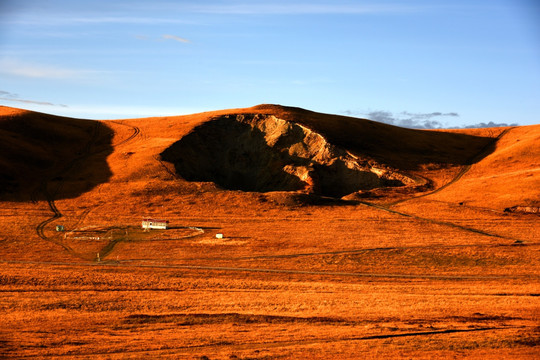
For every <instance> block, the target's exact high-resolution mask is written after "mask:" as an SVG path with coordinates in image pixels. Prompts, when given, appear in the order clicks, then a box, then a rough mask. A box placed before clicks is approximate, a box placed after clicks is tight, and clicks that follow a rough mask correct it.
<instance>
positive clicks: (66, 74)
mask: <svg viewBox="0 0 540 360" xmlns="http://www.w3.org/2000/svg"><path fill="white" fill-rule="evenodd" d="M100 73H103V72H102V71H96V70H82V69H68V68H62V67H55V66H48V65H41V64H31V63H26V62H23V61H19V60H16V59H13V58H0V74H5V75H11V76H20V77H25V78H41V79H64V80H65V79H84V78H90V77H93V76H95V75H97V74H100Z"/></svg>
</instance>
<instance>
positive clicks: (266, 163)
mask: <svg viewBox="0 0 540 360" xmlns="http://www.w3.org/2000/svg"><path fill="white" fill-rule="evenodd" d="M161 157H162V159H163V160H165V161H169V162H171V163H173V164H174V165H175V168H176V171H177V173H178V174H179V175H180V176H182V177H183V178H184V179H186V180H188V181H211V182H214V183H216V184H218V185H219V186H221V187H223V188H226V189H231V190H244V191H258V192H267V191H298V190H302V191H304V192H308V193H314V194H319V195H325V196H332V197H341V196H343V195H346V194H350V193H352V192H355V191H359V190H367V189H373V188H376V187H383V186H402V185H404V183H409V182H412V180H410V179H409V178H407V177H405V176H403V175H401V174H397V173H394V172H392V171H390V170H388V169H385V168H383V167H377V166H374V165H373V164H370V163H368V162H367V161H362V160H360V159H358V158H357V157H355V156H354V155H352V154H350V153H349V152H348V151H346V150H345V149H342V148H340V147H338V146H334V145H332V144H329V143H328V142H327V141H326V139H325V138H324V137H323V136H321V135H320V134H318V133H316V132H314V131H312V130H310V129H308V128H306V127H304V126H302V125H299V124H297V123H293V122H290V121H286V120H282V119H279V118H277V117H275V116H272V115H259V114H252V115H225V116H221V117H218V118H216V119H214V120H212V121H209V122H206V123H204V124H202V125H200V126H198V127H196V128H195V129H193V131H192V132H190V133H189V134H187V135H186V136H184V137H183V138H182V139H180V140H179V141H177V142H176V143H174V144H173V145H172V146H171V147H169V148H168V149H166V150H165V151H164V152H163V153H162V154H161Z"/></svg>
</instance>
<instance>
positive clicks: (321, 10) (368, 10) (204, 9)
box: [186, 2, 425, 15]
mask: <svg viewBox="0 0 540 360" xmlns="http://www.w3.org/2000/svg"><path fill="white" fill-rule="evenodd" d="M423 9H425V6H424V7H419V6H410V5H409V6H407V5H376V4H371V5H370V4H367V5H361V4H336V3H326V4H313V3H309V2H306V3H294V2H286V3H277V4H268V3H265V4H264V3H258V4H253V3H236V4H234V3H233V4H227V5H216V4H211V5H194V6H191V7H186V10H187V11H191V12H197V13H210V14H236V15H252V14H262V15H309V14H313V15H316V14H377V13H410V12H417V11H420V10H423Z"/></svg>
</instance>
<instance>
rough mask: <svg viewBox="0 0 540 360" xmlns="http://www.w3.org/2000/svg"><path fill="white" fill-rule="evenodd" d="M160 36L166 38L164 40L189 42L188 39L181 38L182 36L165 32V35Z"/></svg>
mask: <svg viewBox="0 0 540 360" xmlns="http://www.w3.org/2000/svg"><path fill="white" fill-rule="evenodd" d="M162 38H163V39H166V40H174V41H178V42H181V43H189V42H190V41H189V40H188V39H185V38H182V37H180V36H176V35H169V34H165V35H163V36H162Z"/></svg>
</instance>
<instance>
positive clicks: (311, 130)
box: [0, 105, 540, 209]
mask: <svg viewBox="0 0 540 360" xmlns="http://www.w3.org/2000/svg"><path fill="white" fill-rule="evenodd" d="M539 138H540V127H539V126H527V127H515V128H490V129H468V130H451V131H443V130H441V131H426V130H412V129H404V128H399V127H395V126H391V125H386V124H381V123H377V122H373V121H370V120H365V119H358V118H351V117H344V116H337V115H328V114H321V113H315V112H311V111H307V110H303V109H299V108H292V107H284V106H278V105H259V106H255V107H252V108H245V109H231V110H222V111H214V112H208V113H201V114H194V115H187V116H176V117H162V118H145V119H130V120H120V121H89V120H79V119H69V118H62V117H58V116H52V115H47V114H40V113H35V112H30V111H23V110H18V109H13V108H8V107H2V108H0V139H1V142H0V144H1V145H0V146H2V149H1V150H2V151H1V152H0V164H2V168H1V170H0V181H1V184H2V185H1V193H0V194H1V195H0V196H2V197H4V198H6V199H12V200H28V199H33V200H36V199H37V198H40V199H46V198H47V196H48V197H53V198H55V199H62V198H73V197H77V196H79V195H81V194H83V193H85V192H88V191H91V190H92V189H93V188H95V187H96V186H98V185H106V186H112V185H111V184H114V183H120V184H122V186H125V185H126V184H128V183H129V184H131V185H132V186H133V187H134V188H137V189H139V190H141V191H142V189H143V188H145V187H146V188H147V189H146V191H150V192H152V191H159V190H158V189H162V190H163V191H164V192H166V191H167V188H168V185H170V183H171V181H170V180H171V179H170V176H171V175H174V180H179V181H177V182H176V185H175V186H176V187H177V186H178V184H184V185H185V186H183V187H184V188H185V189H184V190H180V192H185V191H189V190H186V189H189V188H190V186H192V184H195V183H199V184H206V185H207V186H214V185H215V186H216V187H217V188H219V189H222V190H243V191H248V192H257V193H268V192H291V194H292V193H301V194H308V195H315V196H323V197H331V198H341V197H345V198H346V199H349V200H351V199H373V200H376V201H378V202H392V201H400V200H403V199H406V198H407V197H415V196H418V195H426V194H431V193H433V195H430V196H431V197H433V198H434V199H441V200H444V201H451V202H458V203H459V202H467V203H470V204H476V205H479V204H481V205H482V206H486V207H494V208H497V209H500V208H506V207H512V206H518V205H523V206H538V203H537V202H538V193H537V191H538V190H537V189H538V185H539V180H538V168H539V166H540V165H539V163H538V159H539V158H540V154H539V147H538V146H537V144H538V143H539ZM456 178H459V180H460V181H459V182H457V181H456ZM159 181H163V184H160V183H159ZM45 184H46V186H44V185H45ZM210 184H212V185H210ZM450 185H451V186H450ZM175 189H176V188H175ZM175 191H178V189H176V190H175ZM110 194H111V195H114V190H113V189H111V190H110Z"/></svg>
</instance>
